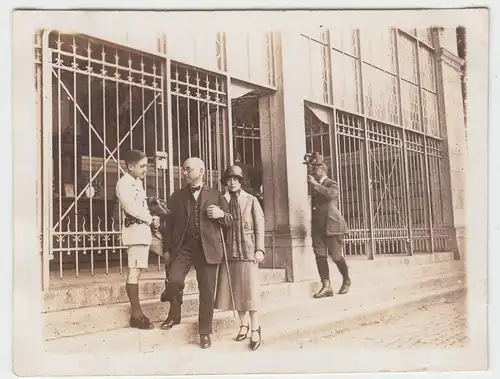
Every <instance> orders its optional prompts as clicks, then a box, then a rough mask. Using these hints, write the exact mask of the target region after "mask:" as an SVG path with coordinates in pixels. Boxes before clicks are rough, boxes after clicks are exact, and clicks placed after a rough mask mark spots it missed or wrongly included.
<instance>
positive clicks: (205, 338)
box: [200, 334, 212, 349]
mask: <svg viewBox="0 0 500 379" xmlns="http://www.w3.org/2000/svg"><path fill="white" fill-rule="evenodd" d="M200 346H201V348H202V349H208V348H209V347H210V346H212V341H211V340H210V335H208V334H201V335H200Z"/></svg>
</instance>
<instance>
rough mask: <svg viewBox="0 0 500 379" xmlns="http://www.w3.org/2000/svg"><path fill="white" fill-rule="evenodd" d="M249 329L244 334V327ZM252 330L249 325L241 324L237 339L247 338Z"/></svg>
mask: <svg viewBox="0 0 500 379" xmlns="http://www.w3.org/2000/svg"><path fill="white" fill-rule="evenodd" d="M245 328H246V330H247V332H246V333H245V334H243V329H245ZM249 331H250V328H249V326H248V325H240V330H239V331H238V335H237V336H236V341H243V340H244V339H246V338H247V336H248V332H249Z"/></svg>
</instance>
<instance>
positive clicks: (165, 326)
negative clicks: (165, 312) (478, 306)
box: [160, 317, 181, 330]
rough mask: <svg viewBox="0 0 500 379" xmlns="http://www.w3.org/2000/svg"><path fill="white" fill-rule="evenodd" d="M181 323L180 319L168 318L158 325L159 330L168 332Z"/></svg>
mask: <svg viewBox="0 0 500 379" xmlns="http://www.w3.org/2000/svg"><path fill="white" fill-rule="evenodd" d="M180 323H181V320H180V319H173V318H168V317H167V319H166V320H165V321H163V322H162V323H161V325H160V328H161V329H163V330H169V329H172V328H173V327H174V326H175V325H179V324H180Z"/></svg>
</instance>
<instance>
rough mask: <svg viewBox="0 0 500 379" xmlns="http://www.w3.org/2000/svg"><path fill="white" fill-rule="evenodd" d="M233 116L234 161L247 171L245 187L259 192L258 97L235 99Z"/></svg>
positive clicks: (260, 161) (250, 190)
mask: <svg viewBox="0 0 500 379" xmlns="http://www.w3.org/2000/svg"><path fill="white" fill-rule="evenodd" d="M232 118H233V123H232V125H233V155H234V162H235V164H238V165H239V166H240V167H241V168H242V169H243V171H244V173H245V180H244V183H243V188H244V189H245V190H247V191H249V192H251V193H254V194H258V193H260V191H261V186H262V184H263V182H262V180H263V179H262V156H261V143H260V112H259V99H258V97H257V96H252V95H250V96H243V97H241V98H238V99H233V102H232Z"/></svg>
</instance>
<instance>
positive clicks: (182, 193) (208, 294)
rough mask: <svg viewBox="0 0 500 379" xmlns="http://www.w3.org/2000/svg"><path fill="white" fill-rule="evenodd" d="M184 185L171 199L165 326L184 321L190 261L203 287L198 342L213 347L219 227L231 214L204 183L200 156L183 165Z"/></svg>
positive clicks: (220, 252) (165, 241)
mask: <svg viewBox="0 0 500 379" xmlns="http://www.w3.org/2000/svg"><path fill="white" fill-rule="evenodd" d="M182 171H183V176H184V179H185V182H186V184H187V185H186V186H185V187H183V188H181V189H179V190H177V191H175V192H174V193H173V194H172V196H171V198H170V200H169V202H168V208H169V209H170V214H169V215H168V216H167V222H166V227H165V229H164V234H163V251H164V256H170V257H171V263H170V264H169V265H167V267H166V268H167V276H166V282H165V284H166V286H165V291H164V293H163V294H162V295H161V298H162V300H163V301H169V302H170V309H169V313H168V317H167V319H166V320H165V321H164V322H163V323H162V325H161V328H162V329H165V330H166V329H170V328H172V327H174V326H175V325H177V324H179V323H180V321H181V304H182V290H183V289H184V281H185V278H186V275H187V273H188V272H189V270H190V268H191V266H194V268H195V270H196V279H197V281H198V289H199V291H200V305H199V314H198V324H199V326H198V328H199V329H198V331H199V335H200V345H201V347H202V348H204V349H206V348H209V347H210V346H211V340H210V334H211V333H212V321H213V314H214V296H215V285H216V276H217V270H218V266H219V264H220V263H221V262H222V259H223V246H222V244H223V240H222V237H221V228H225V229H227V228H228V227H229V226H230V225H231V223H232V222H233V219H232V217H231V214H230V213H229V204H228V203H227V201H226V199H225V198H224V196H223V195H222V194H221V193H220V192H219V191H217V190H216V189H212V188H210V187H208V186H207V185H206V184H204V183H203V175H204V173H205V165H204V163H203V161H202V160H201V159H200V158H189V159H187V160H186V161H185V162H184V164H183V166H182Z"/></svg>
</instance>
